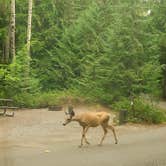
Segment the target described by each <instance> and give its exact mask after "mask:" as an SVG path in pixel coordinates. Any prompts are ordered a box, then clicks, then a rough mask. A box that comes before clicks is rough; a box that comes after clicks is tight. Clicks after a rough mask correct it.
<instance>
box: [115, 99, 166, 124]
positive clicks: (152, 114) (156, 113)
mask: <svg viewBox="0 0 166 166" xmlns="http://www.w3.org/2000/svg"><path fill="white" fill-rule="evenodd" d="M113 108H114V109H115V110H117V111H120V110H128V121H129V122H135V123H144V122H145V123H149V124H152V123H153V124H158V123H162V122H164V121H166V115H165V113H164V112H163V111H162V110H160V109H158V108H156V107H154V106H152V105H150V104H149V103H145V102H144V101H142V100H141V99H139V98H138V99H135V100H134V107H133V109H134V112H135V115H133V109H132V107H131V105H130V100H127V99H123V100H121V101H118V102H116V103H115V104H113Z"/></svg>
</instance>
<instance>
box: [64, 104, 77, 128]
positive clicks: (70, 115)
mask: <svg viewBox="0 0 166 166" xmlns="http://www.w3.org/2000/svg"><path fill="white" fill-rule="evenodd" d="M65 115H66V118H65V121H64V123H63V125H64V126H65V125H67V124H68V123H70V122H71V121H72V118H73V116H74V115H75V113H74V111H73V107H72V106H69V107H68V110H67V111H65Z"/></svg>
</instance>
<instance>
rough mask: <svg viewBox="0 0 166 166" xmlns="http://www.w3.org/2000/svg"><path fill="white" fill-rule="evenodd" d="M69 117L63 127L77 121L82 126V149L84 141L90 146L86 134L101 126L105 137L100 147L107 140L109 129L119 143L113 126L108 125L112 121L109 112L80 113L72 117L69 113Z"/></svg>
mask: <svg viewBox="0 0 166 166" xmlns="http://www.w3.org/2000/svg"><path fill="white" fill-rule="evenodd" d="M68 115H69V116H67V118H66V120H65V122H64V123H63V125H66V124H68V123H70V122H71V121H77V122H78V123H79V124H80V126H82V127H83V131H82V138H81V145H80V147H82V145H83V141H85V143H87V144H89V142H88V141H87V139H86V133H87V131H88V129H89V128H90V127H97V126H99V125H101V126H102V128H103V131H104V135H103V137H102V139H101V141H100V143H99V145H102V143H103V141H104V139H105V136H106V134H107V132H108V130H107V129H111V130H112V132H113V134H114V139H115V144H117V143H118V140H117V137H116V133H115V129H114V127H113V126H112V125H109V124H108V122H109V120H110V114H109V113H107V112H83V113H79V114H77V115H74V116H71V114H70V113H68Z"/></svg>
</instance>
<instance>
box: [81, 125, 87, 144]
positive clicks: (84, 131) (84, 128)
mask: <svg viewBox="0 0 166 166" xmlns="http://www.w3.org/2000/svg"><path fill="white" fill-rule="evenodd" d="M88 129H89V127H88V126H87V127H83V131H82V138H81V145H80V146H79V147H82V146H83V141H84V139H85V142H86V143H87V144H89V142H88V141H87V139H86V136H85V134H86V132H87V131H88Z"/></svg>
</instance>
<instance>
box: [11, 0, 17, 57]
mask: <svg viewBox="0 0 166 166" xmlns="http://www.w3.org/2000/svg"><path fill="white" fill-rule="evenodd" d="M15 26H16V25H15V0H11V18H10V32H11V33H10V46H11V56H12V59H13V58H14V57H15Z"/></svg>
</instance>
